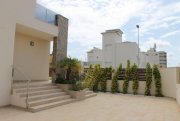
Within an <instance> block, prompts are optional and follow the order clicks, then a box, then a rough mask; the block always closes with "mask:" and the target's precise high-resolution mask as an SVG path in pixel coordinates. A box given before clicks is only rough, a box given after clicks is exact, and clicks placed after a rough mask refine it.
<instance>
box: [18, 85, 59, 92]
mask: <svg viewBox="0 0 180 121" xmlns="http://www.w3.org/2000/svg"><path fill="white" fill-rule="evenodd" d="M58 88H59V87H57V86H47V87H36V88H30V89H29V92H35V91H40V90H50V89H58ZM15 91H16V92H17V93H21V92H27V89H26V88H25V89H15Z"/></svg>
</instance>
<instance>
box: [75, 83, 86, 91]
mask: <svg viewBox="0 0 180 121" xmlns="http://www.w3.org/2000/svg"><path fill="white" fill-rule="evenodd" d="M83 89H84V87H83V83H82V82H81V81H77V82H76V83H75V84H73V85H72V90H74V91H80V90H83Z"/></svg>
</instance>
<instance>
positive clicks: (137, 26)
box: [136, 25, 140, 67]
mask: <svg viewBox="0 0 180 121" xmlns="http://www.w3.org/2000/svg"><path fill="white" fill-rule="evenodd" d="M136 28H137V30H138V67H139V61H140V59H139V25H136Z"/></svg>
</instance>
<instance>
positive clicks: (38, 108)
mask: <svg viewBox="0 0 180 121" xmlns="http://www.w3.org/2000/svg"><path fill="white" fill-rule="evenodd" d="M74 101H76V100H75V99H66V100H61V101H57V102H52V103H48V104H42V105H38V106H34V107H30V108H29V111H31V112H38V111H42V110H46V109H50V108H53V107H57V106H61V105H65V104H69V103H72V102H74Z"/></svg>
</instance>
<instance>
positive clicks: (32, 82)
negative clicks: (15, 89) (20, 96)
mask: <svg viewBox="0 0 180 121" xmlns="http://www.w3.org/2000/svg"><path fill="white" fill-rule="evenodd" d="M27 82H28V80H14V81H13V84H27ZM29 83H30V84H47V83H51V81H49V80H31V81H30V82H29Z"/></svg>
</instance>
